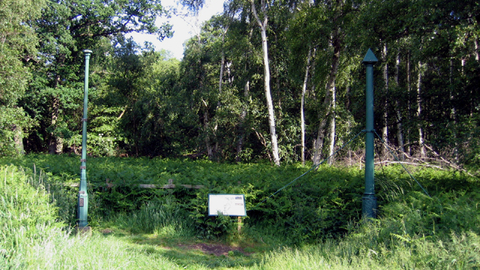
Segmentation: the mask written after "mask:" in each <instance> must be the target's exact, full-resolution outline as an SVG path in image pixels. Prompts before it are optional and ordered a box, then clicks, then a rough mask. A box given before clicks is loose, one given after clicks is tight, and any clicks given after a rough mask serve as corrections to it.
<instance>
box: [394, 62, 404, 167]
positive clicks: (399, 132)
mask: <svg viewBox="0 0 480 270" xmlns="http://www.w3.org/2000/svg"><path fill="white" fill-rule="evenodd" d="M399 74H400V53H397V60H396V62H395V83H396V85H397V89H399V88H400V87H399V86H400V84H399V76H400V75H399ZM400 106H401V105H400V102H399V99H398V98H397V99H396V101H395V107H396V114H397V142H398V149H399V151H400V160H401V161H404V160H405V144H404V141H403V127H402V121H403V117H402V112H401V110H400Z"/></svg>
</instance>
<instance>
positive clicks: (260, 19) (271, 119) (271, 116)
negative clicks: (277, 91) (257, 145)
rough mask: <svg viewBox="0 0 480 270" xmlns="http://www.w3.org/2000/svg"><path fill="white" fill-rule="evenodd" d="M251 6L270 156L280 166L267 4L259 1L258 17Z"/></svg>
mask: <svg viewBox="0 0 480 270" xmlns="http://www.w3.org/2000/svg"><path fill="white" fill-rule="evenodd" d="M250 3H251V6H252V13H253V16H254V18H255V20H256V22H257V24H258V27H259V28H260V34H261V36H262V51H263V65H264V87H265V98H266V101H267V109H268V123H269V127H270V139H271V146H272V156H273V162H274V163H275V165H277V166H280V155H279V152H278V142H277V132H276V126H275V111H274V108H273V101H272V94H271V90H270V63H269V59H268V40H267V27H268V15H267V9H268V3H266V2H265V0H260V11H261V13H260V15H259V14H258V12H257V8H256V6H255V1H254V0H250Z"/></svg>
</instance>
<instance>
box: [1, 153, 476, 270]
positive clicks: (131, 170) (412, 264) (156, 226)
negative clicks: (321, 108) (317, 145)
mask: <svg viewBox="0 0 480 270" xmlns="http://www.w3.org/2000/svg"><path fill="white" fill-rule="evenodd" d="M74 160H76V161H74ZM76 163H79V160H78V158H77V157H66V156H62V157H58V156H46V155H33V156H26V157H24V158H22V159H16V160H12V159H0V164H15V166H13V165H3V167H1V170H0V173H1V174H2V175H3V176H4V177H3V178H4V179H3V181H0V182H2V183H0V185H1V189H0V190H1V192H2V201H1V202H2V203H3V204H2V205H1V206H0V207H3V208H2V209H1V210H2V211H1V213H2V215H1V216H0V218H2V223H1V224H3V226H4V228H3V229H2V234H1V235H0V237H3V238H1V239H0V240H1V243H2V246H1V249H0V252H1V257H0V260H2V261H1V262H0V263H1V264H0V267H1V266H5V267H6V268H14V269H15V268H25V267H26V265H28V264H29V263H31V261H32V260H33V259H32V258H35V257H36V256H43V255H41V254H42V252H43V251H42V249H41V248H39V247H40V246H42V245H51V248H52V249H55V250H56V252H57V253H58V256H56V257H55V258H51V260H53V261H54V263H53V264H50V262H51V261H48V260H47V261H46V260H41V261H43V263H44V264H45V265H47V264H48V265H55V266H56V265H64V266H65V264H70V263H73V265H77V266H78V265H82V264H81V262H78V261H77V262H72V261H71V259H70V258H69V257H68V256H69V255H68V254H70V253H69V252H66V251H64V250H63V249H62V248H60V246H61V245H64V244H65V243H64V241H66V242H67V244H70V245H71V246H72V247H75V248H77V249H79V246H81V245H84V244H85V243H84V242H82V241H85V240H81V239H78V240H72V237H71V236H68V235H69V231H70V228H72V227H73V226H75V209H76V195H77V194H76V193H77V190H78V188H76V187H72V183H75V182H76V181H78V176H77V175H78V173H79V169H78V164H76ZM74 165H75V166H74ZM18 166H22V167H24V168H25V169H19V168H20V167H18ZM71 167H72V168H71ZM409 169H410V170H411V174H412V176H414V179H413V178H412V177H410V175H409V174H407V173H405V172H404V171H403V168H401V167H397V166H388V167H383V168H380V169H378V170H377V171H376V175H375V180H376V193H377V194H376V195H377V197H378V201H379V209H378V210H379V211H378V219H373V220H365V219H362V216H361V215H362V213H361V204H362V195H363V184H364V174H363V171H362V170H359V169H357V168H352V167H348V168H347V167H329V166H322V167H320V168H319V169H318V170H316V171H312V172H310V173H309V174H307V175H305V176H304V177H302V178H300V179H299V180H298V181H296V182H294V183H292V184H291V185H289V186H288V187H285V185H286V184H288V183H290V182H291V181H292V179H295V178H296V177H297V176H298V175H301V174H302V173H303V172H305V171H306V170H308V168H307V167H303V166H299V165H286V166H282V167H271V166H268V165H265V164H217V163H213V162H209V161H188V160H158V159H116V158H112V159H105V158H99V159H96V158H91V159H89V163H88V169H87V172H88V175H87V179H88V181H89V183H90V184H89V199H90V203H89V206H90V209H89V225H90V226H92V227H94V228H98V232H100V231H102V232H106V233H104V234H105V235H107V236H108V235H110V233H109V231H113V232H117V234H116V235H119V234H118V232H122V233H121V234H122V235H153V236H154V237H155V238H159V239H173V240H172V241H173V242H174V243H176V241H191V240H185V239H197V241H226V242H229V243H237V244H242V243H243V244H246V245H248V246H260V245H262V246H267V247H269V248H267V249H271V250H272V251H270V252H267V253H266V254H265V256H264V257H263V259H262V260H261V261H254V262H253V261H251V262H250V263H243V264H241V265H237V263H236V262H234V261H229V262H228V263H227V262H226V261H225V262H224V263H221V262H219V261H215V263H212V264H210V263H207V264H208V265H220V266H222V267H236V266H242V265H243V266H244V267H246V266H248V267H252V268H254V269H323V268H333V269H353V268H365V267H368V268H375V269H384V268H385V269H386V268H388V269H404V268H421V269H423V268H427V269H449V268H455V269H478V267H480V259H479V255H478V254H480V238H479V235H480V229H479V227H478V224H480V209H479V206H480V205H479V203H478V202H479V201H480V200H479V199H480V195H479V193H478V190H479V181H478V179H476V178H474V177H470V176H468V175H466V174H463V173H459V172H455V171H441V170H435V169H431V168H417V167H411V168H409ZM77 170H78V172H74V171H77ZM107 176H108V177H112V178H108V179H109V183H113V185H111V186H108V185H107V183H106V180H105V179H106V177H107ZM113 176H115V177H116V178H113ZM141 176H143V177H146V178H144V179H140V177H141ZM168 179H173V181H174V184H176V186H177V187H176V188H174V189H144V188H140V187H139V186H138V184H139V183H146V184H155V185H164V184H167V183H168ZM182 184H186V185H201V186H202V188H198V189H195V188H185V187H183V186H181V185H182ZM420 185H422V187H423V188H421V187H420ZM284 187H285V188H284ZM282 188H284V189H282ZM279 189H282V190H281V191H280V192H278V193H276V194H275V192H276V191H278V190H279ZM426 191H427V192H426ZM212 193H214V194H245V198H246V206H247V211H248V212H247V214H248V216H247V217H246V218H245V219H244V220H243V228H242V231H241V232H239V231H238V227H237V223H236V221H237V219H236V218H234V217H228V216H227V217H225V216H218V217H210V216H208V215H207V213H208V209H207V205H208V203H207V200H208V194H212ZM272 194H275V195H274V196H272ZM20 195H21V196H20ZM12 217H15V218H12ZM113 235H115V233H114V234H113ZM111 237H114V236H111ZM107 238H108V237H107ZM91 239H92V240H88V241H94V242H95V241H96V242H97V243H102V241H107V242H106V243H107V244H105V245H110V243H109V242H108V241H113V240H112V239H109V240H108V239H104V238H102V237H96V238H95V237H92V238H91ZM93 239H95V240H93ZM175 239H177V240H175ZM179 239H182V240H179ZM69 241H70V242H69ZM91 244H92V245H93V243H91ZM111 244H112V245H114V244H113V243H111ZM122 245H123V244H122ZM125 245H126V246H128V245H129V244H128V243H126V244H125ZM280 247H281V248H280ZM145 248H146V249H141V250H142V251H140V252H139V253H135V252H134V254H133V255H132V256H137V255H138V256H137V257H138V258H143V255H141V254H143V252H145V250H147V253H152V254H156V255H155V256H153V257H154V260H157V261H158V260H163V259H164V257H163V256H161V254H163V251H161V250H158V245H154V246H150V247H145ZM81 249H82V248H80V250H81ZM59 250H60V251H59ZM115 250H117V251H115V252H121V251H119V250H118V249H115ZM132 250H135V248H133V249H132ZM148 250H150V251H148ZM262 250H264V248H263V249H262ZM82 252H84V253H89V251H88V252H87V251H86V250H84V251H82ZM170 253H171V252H170ZM26 254H33V255H31V256H27V255H26ZM109 254H110V253H109ZM32 256H33V257H32ZM110 256H114V255H112V254H110ZM122 256H124V257H128V256H127V255H125V254H124V255H122ZM175 256H179V255H175ZM175 256H173V259H175V258H176V257H175ZM177 258H178V257H177ZM58 260H64V261H58ZM133 260H135V259H134V258H133ZM103 263H104V262H99V264H102V265H103ZM124 263H126V264H128V263H127V262H126V261H124ZM165 263H166V265H170V266H172V267H173V268H171V269H175V268H176V267H182V266H179V265H175V264H170V263H171V262H165ZM32 265H36V266H37V267H33V268H35V269H36V268H42V267H41V266H40V264H32ZM116 265H117V266H118V265H122V262H120V264H116ZM192 265H196V266H195V267H194V268H196V269H200V268H203V267H205V265H203V266H202V265H199V264H195V263H193V262H192ZM183 266H185V265H183ZM27 268H28V267H27ZM47 268H48V267H47ZM84 268H85V269H96V268H95V267H94V268H90V267H88V266H84ZM50 269H63V267H58V268H57V267H54V268H50Z"/></svg>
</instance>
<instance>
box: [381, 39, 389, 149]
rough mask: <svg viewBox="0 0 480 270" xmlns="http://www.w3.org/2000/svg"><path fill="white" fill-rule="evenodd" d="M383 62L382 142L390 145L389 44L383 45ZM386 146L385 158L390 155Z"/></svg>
mask: <svg viewBox="0 0 480 270" xmlns="http://www.w3.org/2000/svg"><path fill="white" fill-rule="evenodd" d="M382 60H383V61H384V63H385V65H384V66H383V81H384V83H385V102H384V103H383V129H382V140H383V141H384V142H385V144H386V145H388V87H389V85H388V62H387V44H384V45H383V50H382ZM386 145H385V146H384V147H383V148H382V149H383V156H385V155H386V153H388V149H387V146H386Z"/></svg>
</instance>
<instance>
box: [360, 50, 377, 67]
mask: <svg viewBox="0 0 480 270" xmlns="http://www.w3.org/2000/svg"><path fill="white" fill-rule="evenodd" d="M376 62H378V59H377V57H375V54H373V52H372V50H370V49H368V51H367V54H366V55H365V58H363V63H364V64H375V63H376Z"/></svg>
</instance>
